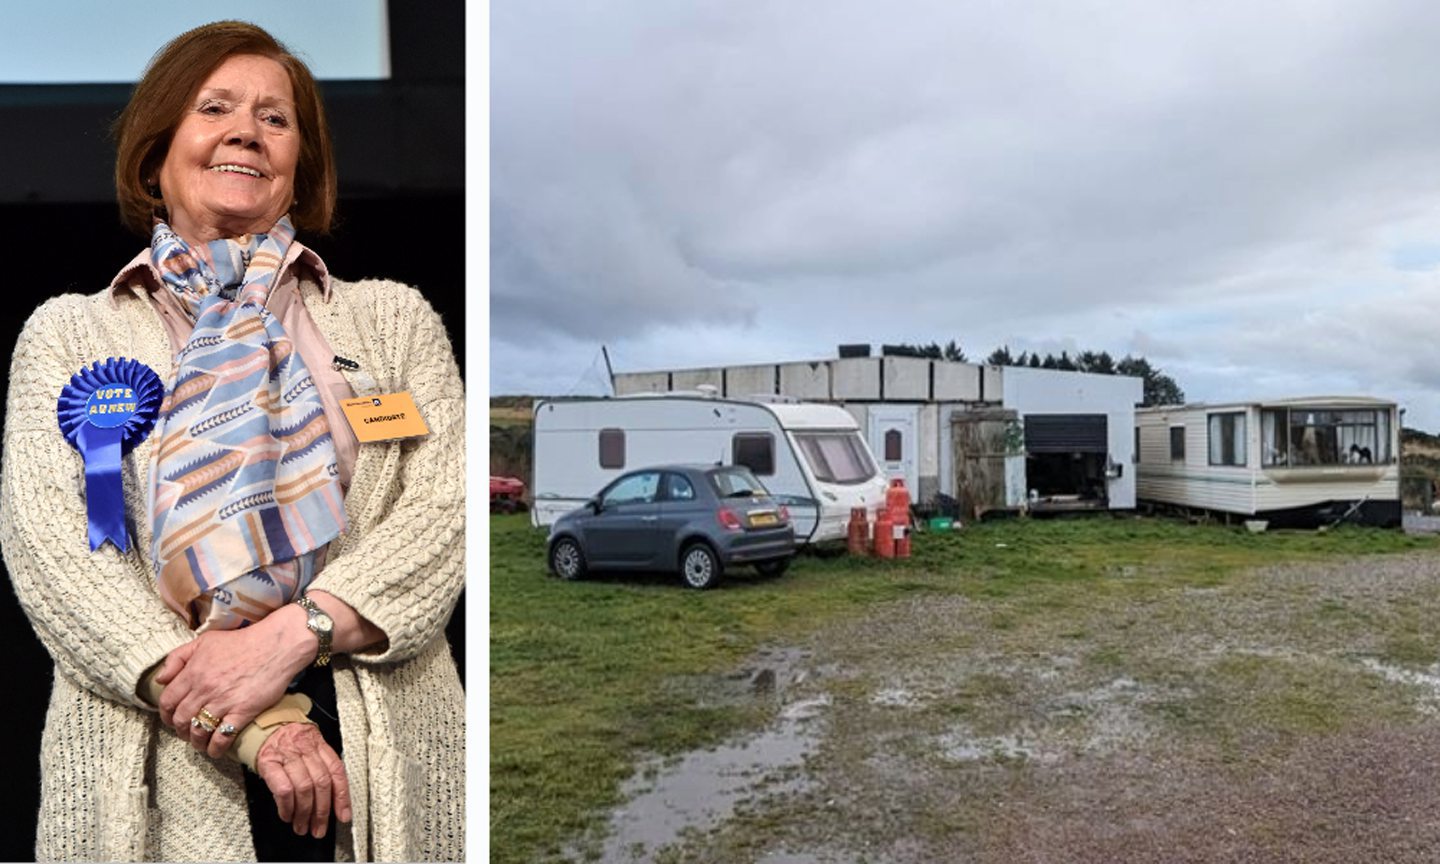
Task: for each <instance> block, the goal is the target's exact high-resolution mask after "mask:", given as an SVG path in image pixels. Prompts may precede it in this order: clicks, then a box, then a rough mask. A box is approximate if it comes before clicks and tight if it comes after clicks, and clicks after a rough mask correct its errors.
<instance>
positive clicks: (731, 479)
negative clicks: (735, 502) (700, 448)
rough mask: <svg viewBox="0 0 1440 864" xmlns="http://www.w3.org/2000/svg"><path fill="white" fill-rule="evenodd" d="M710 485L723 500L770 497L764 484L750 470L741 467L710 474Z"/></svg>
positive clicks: (719, 470) (718, 470) (723, 469)
mask: <svg viewBox="0 0 1440 864" xmlns="http://www.w3.org/2000/svg"><path fill="white" fill-rule="evenodd" d="M710 485H711V486H713V487H714V488H715V494H717V495H719V496H720V497H721V498H744V497H747V496H750V495H769V494H770V493H769V492H768V491H766V489H765V486H764V484H762V483H761V482H760V481H759V480H757V479H755V475H754V474H752V473H751V472H750V469H749V468H744V467H741V466H739V465H737V466H734V467H731V468H720V469H717V470H715V471H711V472H710Z"/></svg>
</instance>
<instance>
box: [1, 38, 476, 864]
mask: <svg viewBox="0 0 1440 864" xmlns="http://www.w3.org/2000/svg"><path fill="white" fill-rule="evenodd" d="M117 138H118V151H119V152H118V158H117V164H116V172H115V179H116V191H117V194H118V197H119V202H120V207H121V214H122V220H123V221H124V223H125V224H126V225H127V226H128V227H130V228H132V229H134V230H136V231H137V232H139V233H141V234H142V235H144V236H146V237H148V238H150V247H149V248H148V249H146V250H145V251H144V252H142V253H141V254H140V255H138V256H137V257H136V258H135V259H134V260H133V261H131V262H130V263H129V264H128V265H126V266H125V267H124V268H123V269H122V270H121V271H120V273H119V275H118V276H117V277H116V278H115V280H114V281H113V283H112V284H111V285H110V286H109V287H108V288H106V289H105V290H103V291H101V292H99V293H97V294H93V295H90V296H80V295H65V296H62V297H57V298H55V299H52V300H50V301H48V302H46V303H45V304H44V305H43V306H41V307H40V309H39V310H37V311H36V312H35V314H34V315H33V316H32V317H31V318H30V320H29V321H28V323H27V324H26V326H25V329H24V332H23V333H22V334H21V337H20V340H19V343H18V344H17V347H16V350H15V355H14V359H13V362H12V367H11V376H10V392H9V398H8V403H7V406H6V415H5V437H4V462H3V469H0V545H3V550H4V556H5V563H6V565H7V566H8V568H9V570H10V574H11V577H12V579H13V581H14V584H15V590H16V593H17V594H18V595H19V597H20V600H21V603H22V605H23V606H24V608H25V610H26V613H27V614H28V615H29V617H30V619H31V621H32V623H33V625H34V627H35V630H36V633H37V634H38V635H39V637H40V639H41V641H42V642H44V644H45V646H46V648H47V649H48V651H49V652H50V654H51V656H52V657H53V658H54V660H55V670H54V685H53V689H52V692H51V697H50V706H49V711H48V714H47V719H46V728H45V733H44V738H43V743H42V752H41V769H42V790H41V808H40V825H39V831H38V832H37V833H38V837H37V844H36V856H37V858H39V859H42V860H44V859H77V858H79V859H113V860H121V859H146V858H149V859H159V860H200V859H204V860H245V859H254V858H256V857H257V855H258V856H259V857H260V858H261V859H262V860H264V859H266V858H276V859H280V860H336V859H337V858H339V859H341V860H350V859H356V860H372V859H373V860H409V861H416V860H430V859H452V860H453V859H459V858H461V857H462V856H463V854H464V822H463V818H464V815H463V814H464V779H465V778H464V738H463V724H464V701H463V693H462V690H461V686H460V682H459V679H458V676H457V675H456V671H455V666H454V663H453V661H452V659H451V656H450V651H449V647H448V645H447V644H446V642H445V637H444V630H443V627H444V624H445V622H446V620H447V619H448V617H449V614H450V612H451V610H452V608H453V606H454V603H455V600H456V597H457V596H458V594H459V592H460V589H461V586H462V583H463V574H464V560H463V533H464V526H463V477H464V464H463V459H464V455H463V429H462V418H463V404H462V399H463V393H462V388H461V384H460V381H459V376H458V373H457V370H456V368H455V362H454V358H453V356H452V354H451V351H450V348H449V343H448V340H447V339H446V336H445V331H444V328H443V326H442V325H441V323H440V321H439V320H438V318H437V316H436V315H435V313H434V312H433V311H432V310H431V309H430V307H429V305H428V304H427V303H426V302H425V301H424V299H422V298H421V297H420V295H419V294H418V293H417V292H415V291H414V290H413V289H410V288H407V287H404V286H402V285H397V284H394V283H389V282H379V281H366V282H356V283H346V282H342V281H340V280H338V279H335V278H332V277H330V275H329V274H328V272H327V271H326V268H325V265H324V263H323V262H322V261H321V260H320V259H319V257H318V256H316V255H315V253H314V252H312V251H310V250H308V249H306V248H305V247H304V246H303V245H301V243H300V242H299V241H297V240H295V239H294V238H295V232H296V231H297V230H299V231H314V232H324V231H326V230H327V229H328V227H329V224H330V218H331V214H332V211H333V208H334V203H335V195H336V190H335V187H336V184H335V175H334V168H333V163H332V154H331V148H330V142H329V138H328V133H327V131H326V125H325V119H324V113H323V109H322V106H321V103H320V99H319V93H318V88H317V86H316V84H315V81H314V79H313V78H312V76H311V75H310V72H309V70H308V69H306V67H305V65H304V64H303V63H301V62H300V61H299V60H298V59H296V58H295V57H294V56H293V55H292V54H291V53H290V52H289V51H288V50H287V49H285V48H284V46H282V45H280V44H279V43H278V42H276V41H275V40H274V39H273V38H272V37H271V36H270V35H269V34H268V33H266V32H265V31H263V30H261V29H260V28H258V27H255V26H253V25H249V24H244V23H239V22H221V23H217V24H211V25H207V26H205V27H201V28H198V29H196V30H193V31H191V32H188V33H185V34H183V35H181V36H180V37H178V38H176V39H175V40H174V41H172V42H171V43H169V44H168V45H166V46H165V47H164V48H163V49H161V51H160V52H159V53H158V54H157V55H156V56H155V58H154V60H153V61H152V62H151V65H150V67H149V69H148V70H147V71H146V74H145V76H144V78H143V79H142V80H141V81H140V83H139V84H138V85H136V87H135V90H134V93H133V94H132V97H131V100H130V103H129V105H128V106H127V108H126V109H125V112H124V114H123V115H122V116H121V117H120V119H119V121H118V123H117ZM395 230H396V242H397V244H406V246H407V248H414V245H413V244H414V242H415V240H416V238H406V237H405V236H404V231H405V228H404V224H403V221H399V220H397V224H396V226H395ZM107 375H108V376H111V378H106V376H107ZM147 375H149V377H148V378H147V377H146V376H147ZM112 378H113V379H115V380H111V379H112ZM147 381H153V382H154V386H153V389H154V391H155V395H154V399H153V401H154V402H156V403H159V404H157V405H149V406H147V404H146V401H145V392H146V391H145V387H146V386H148V385H147V384H146V383H145V382H147ZM97 382H98V383H97ZM161 384H163V401H161V398H160V397H161V386H160V385H161ZM137 393H138V396H137ZM406 393H408V395H409V397H410V398H411V399H413V408H412V407H410V403H408V402H406V401H405V394H406ZM358 397H364V398H358ZM369 405H381V406H385V407H383V408H381V409H377V410H375V411H370V412H369V414H368V415H367V414H365V411H366V410H367V406H369ZM397 405H398V406H400V407H398V408H395V407H393V406H397ZM147 411H148V412H149V414H148V415H147ZM417 411H418V414H419V415H420V422H421V427H420V428H416V427H413V426H402V427H397V426H396V425H395V422H394V421H395V418H396V416H397V414H406V413H414V412H417ZM57 412H58V415H59V416H58V420H59V422H57ZM347 412H356V413H353V414H347ZM122 415H123V416H122ZM387 418H389V419H387ZM411 419H412V420H413V419H414V418H411ZM367 420H369V421H370V422H371V423H373V425H362V424H365V423H366V421H367ZM352 422H353V423H354V426H352ZM107 424H108V425H107ZM152 427H153V428H152ZM357 429H358V430H359V432H360V433H361V434H358V435H357ZM147 432H148V434H147ZM122 439H123V440H122ZM362 442H363V443H362ZM87 541H88V542H87ZM237 759H238V760H239V761H238V762H237V761H235V760H237ZM240 762H243V763H244V765H245V767H242V765H241V764H240Z"/></svg>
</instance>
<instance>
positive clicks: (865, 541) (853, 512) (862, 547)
mask: <svg viewBox="0 0 1440 864" xmlns="http://www.w3.org/2000/svg"><path fill="white" fill-rule="evenodd" d="M845 548H846V549H848V550H849V552H850V554H851V555H868V554H869V553H870V514H869V513H868V512H867V511H866V510H865V508H864V507H851V508H850V526H849V533H848V535H847V536H846V538H845Z"/></svg>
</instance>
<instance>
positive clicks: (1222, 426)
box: [1209, 411, 1245, 465]
mask: <svg viewBox="0 0 1440 864" xmlns="http://www.w3.org/2000/svg"><path fill="white" fill-rule="evenodd" d="M1209 432H1210V464H1211V465H1244V464H1245V414H1244V413H1243V412H1239V411H1236V412H1233V413H1228V414H1211V415H1209Z"/></svg>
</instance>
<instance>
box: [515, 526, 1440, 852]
mask: <svg viewBox="0 0 1440 864" xmlns="http://www.w3.org/2000/svg"><path fill="white" fill-rule="evenodd" d="M490 531H491V563H490V580H491V585H490V603H491V615H490V627H491V634H490V638H491V655H490V659H491V669H490V698H491V713H490V724H491V729H490V731H491V736H490V749H491V765H490V783H491V789H490V792H491V812H490V842H491V860H492V861H495V862H522V861H523V862H528V861H536V860H546V859H551V858H555V857H557V856H558V855H559V854H560V853H561V852H562V850H563V847H564V844H565V843H566V842H567V841H569V840H571V839H573V838H575V837H576V836H578V835H579V834H581V833H582V832H583V831H584V830H585V829H586V828H588V827H593V826H594V825H595V824H596V821H597V820H598V819H600V818H601V817H602V816H603V812H604V810H605V808H607V807H610V806H613V805H614V804H616V803H618V801H617V798H618V790H619V785H620V783H621V781H622V780H623V779H625V778H626V777H628V776H629V774H630V773H631V771H632V770H633V766H634V764H635V762H636V760H637V759H638V758H639V756H640V755H642V754H644V753H661V754H675V753H680V752H684V751H687V750H690V749H694V748H697V747H703V746H707V745H712V744H715V743H717V742H719V741H721V740H722V739H724V738H726V737H727V736H729V735H731V734H733V733H735V732H736V731H738V730H740V729H744V728H749V727H753V726H756V725H759V724H760V723H762V722H764V720H766V719H767V718H766V717H764V716H762V715H761V714H760V713H759V711H760V709H758V708H756V707H755V706H754V705H751V704H748V703H741V704H727V703H725V702H724V701H723V700H720V701H716V700H706V699H701V698H697V694H696V692H695V691H694V689H693V688H687V687H682V686H676V682H683V681H687V680H691V681H693V680H698V679H700V678H701V677H702V676H707V675H723V674H724V673H726V672H727V671H729V670H731V669H734V668H735V667H736V666H737V664H739V663H740V661H741V660H742V659H743V658H745V657H746V656H748V655H750V654H751V653H752V652H754V651H755V650H756V649H757V648H758V647H760V646H761V645H764V644H769V643H784V642H786V641H789V640H794V639H797V638H799V637H800V636H802V635H803V634H805V633H807V632H810V631H812V630H814V629H815V628H818V627H821V626H824V625H826V624H828V623H831V622H833V621H835V620H837V619H841V618H845V617H849V616H863V615H865V613H866V610H867V609H871V608H873V607H877V606H878V605H879V604H885V603H887V602H889V601H893V600H898V599H901V598H904V597H907V596H913V595H915V594H917V593H922V594H958V595H962V596H965V597H967V598H969V599H970V600H972V601H975V602H977V603H980V604H985V603H987V602H991V601H993V603H994V605H995V607H996V614H995V616H994V617H993V619H992V620H991V622H990V625H989V626H991V627H993V628H994V629H995V630H996V631H997V632H1002V633H1003V632H1004V631H1007V630H1018V629H1028V628H1032V627H1034V626H1036V625H1037V624H1038V625H1041V626H1045V627H1046V628H1047V629H1048V628H1052V627H1053V628H1054V629H1055V630H1056V631H1057V632H1060V633H1062V634H1063V635H1066V636H1067V637H1068V638H1077V639H1078V638H1084V637H1085V636H1086V634H1085V633H1084V632H1075V633H1069V632H1068V631H1067V630H1066V622H1067V620H1068V619H1070V618H1073V617H1076V616H1074V615H1073V612H1074V609H1075V608H1076V606H1077V604H1084V603H1087V602H1090V600H1091V599H1093V598H1094V597H1097V596H1101V597H1104V598H1106V600H1107V603H1118V604H1121V605H1122V606H1133V608H1136V609H1143V608H1144V605H1145V603H1146V602H1147V600H1149V599H1150V598H1153V597H1154V596H1156V594H1157V593H1158V592H1161V591H1164V590H1170V589H1173V588H1174V587H1176V586H1192V587H1194V588H1196V589H1200V590H1204V589H1205V588H1207V587H1214V586H1217V585H1224V584H1227V583H1229V582H1231V581H1232V580H1235V579H1236V578H1237V575H1238V574H1240V573H1242V572H1244V571H1246V570H1248V569H1249V568H1252V567H1257V566H1264V565H1271V564H1276V563H1281V562H1286V561H1297V560H1310V559H1324V558H1329V557H1334V556H1350V555H1363V554H1383V553H1391V552H1403V551H1412V550H1417V549H1435V548H1437V545H1436V541H1435V540H1433V539H1430V538H1414V537H1406V536H1404V535H1402V534H1400V533H1398V532H1385V531H1374V530H1363V529H1350V528H1344V529H1339V530H1335V531H1331V532H1328V533H1325V534H1318V533H1311V532H1271V533H1267V534H1258V535H1256V534H1248V533H1245V532H1244V531H1243V530H1241V529H1238V528H1225V527H1221V526H1190V525H1185V524H1181V523H1176V522H1170V521H1166V520H1154V519H1138V518H1118V519H1112V518H1108V517H1100V518H1087V519H1072V520H1054V521H1028V520H1027V521H1009V522H997V523H992V524H983V525H976V526H970V527H967V528H966V529H965V530H964V531H960V532H953V533H947V534H924V535H917V536H916V537H915V541H914V556H913V557H912V558H910V559H908V560H905V561H897V562H878V561H874V560H866V559H853V558H849V557H845V556H841V557H834V558H822V557H816V556H810V555H806V556H802V557H801V558H800V559H799V560H798V561H797V562H796V563H795V565H794V566H793V567H792V568H791V569H790V571H789V572H788V573H787V574H786V575H785V576H784V577H782V578H780V579H773V580H769V579H762V578H759V577H756V576H753V575H751V574H750V573H749V572H748V571H745V572H737V573H736V574H734V575H733V577H732V578H730V579H729V580H728V581H727V582H726V583H725V585H724V587H722V589H720V590H718V591H712V592H695V591H689V590H686V589H684V588H682V587H681V586H680V583H679V580H678V578H676V577H666V576H631V575H626V576H606V577H600V578H595V579H592V580H589V581H585V582H580V583H562V582H559V581H557V580H555V579H552V578H549V577H547V575H546V572H545V562H544V552H545V549H544V535H543V532H540V531H537V530H535V529H532V528H531V527H530V526H529V524H528V522H527V520H526V517H525V516H523V515H519V516H493V517H492V518H491V523H490ZM1328 608H1330V607H1327V609H1328ZM1343 611H1344V610H1343V608H1341V607H1338V606H1337V607H1335V609H1334V614H1335V615H1341V614H1343ZM1116 627H1117V628H1118V630H1117V632H1119V633H1120V634H1121V636H1122V638H1121V642H1120V644H1119V645H1114V646H1110V647H1107V648H1106V649H1105V650H1106V651H1108V652H1111V653H1113V654H1114V655H1115V656H1117V657H1118V656H1123V654H1124V648H1123V628H1124V621H1123V620H1121V621H1119V622H1117V623H1116ZM1423 647H1424V646H1417V645H1414V644H1411V643H1410V641H1409V640H1406V639H1403V638H1402V639H1400V640H1398V641H1397V642H1396V643H1395V644H1394V646H1393V652H1394V653H1395V654H1396V655H1402V656H1404V655H1410V654H1415V653H1416V652H1418V651H1420V650H1422V648H1423ZM1108 656H1109V655H1108V654H1107V655H1102V656H1099V657H1097V659H1098V660H1101V661H1103V660H1105V659H1106V657H1108ZM1416 656H1418V654H1416ZM1234 671H1235V672H1237V673H1241V674H1240V677H1242V678H1243V677H1244V676H1245V675H1250V676H1251V677H1254V678H1256V679H1257V680H1260V679H1263V677H1264V670H1263V669H1249V668H1243V667H1242V668H1239V669H1236V670H1234ZM1303 695H1304V696H1305V698H1303V699H1302V701H1301V703H1298V704H1295V705H1288V704H1282V705H1275V706H1269V705H1265V706H1262V709H1263V710H1265V711H1266V713H1269V712H1270V711H1276V712H1283V713H1285V714H1286V715H1290V714H1294V715H1296V716H1295V717H1294V719H1293V722H1296V723H1300V724H1302V725H1303V726H1305V727H1306V728H1309V727H1318V728H1324V727H1325V726H1326V724H1327V723H1328V722H1329V718H1328V716H1327V715H1326V714H1325V712H1324V710H1323V704H1324V700H1325V698H1326V697H1327V696H1328V695H1329V694H1325V693H1315V694H1303Z"/></svg>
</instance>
